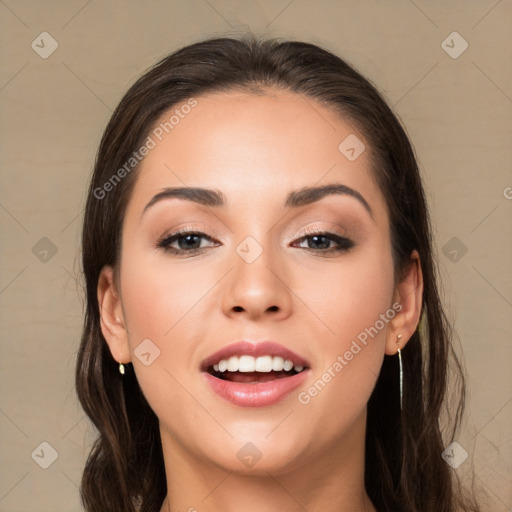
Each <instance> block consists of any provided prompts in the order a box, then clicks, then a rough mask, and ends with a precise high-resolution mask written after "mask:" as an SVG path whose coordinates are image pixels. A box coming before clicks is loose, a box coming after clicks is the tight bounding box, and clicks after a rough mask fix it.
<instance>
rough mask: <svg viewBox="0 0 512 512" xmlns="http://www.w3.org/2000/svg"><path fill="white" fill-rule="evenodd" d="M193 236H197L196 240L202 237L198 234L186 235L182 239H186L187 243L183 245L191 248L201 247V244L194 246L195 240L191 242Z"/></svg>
mask: <svg viewBox="0 0 512 512" xmlns="http://www.w3.org/2000/svg"><path fill="white" fill-rule="evenodd" d="M192 238H195V239H196V240H195V241H196V242H197V240H198V239H199V238H200V237H199V236H198V235H186V236H184V237H182V238H181V241H183V240H186V243H185V244H183V245H185V249H191V248H192V249H196V248H199V246H198V247H193V246H194V245H195V244H194V242H192V243H189V242H190V240H191V239H192ZM199 245H200V243H199ZM182 249H183V247H182Z"/></svg>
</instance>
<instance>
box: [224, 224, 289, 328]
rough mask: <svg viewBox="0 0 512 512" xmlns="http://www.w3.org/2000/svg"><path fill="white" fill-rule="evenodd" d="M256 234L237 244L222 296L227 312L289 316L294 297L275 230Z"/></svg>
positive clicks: (253, 315) (253, 316) (229, 313)
mask: <svg viewBox="0 0 512 512" xmlns="http://www.w3.org/2000/svg"><path fill="white" fill-rule="evenodd" d="M256 236H257V237H258V239H256ZM256 236H253V235H249V236H246V237H245V238H244V239H243V240H242V241H241V242H240V243H239V244H238V245H237V246H236V247H235V250H234V252H233V255H232V258H233V267H234V268H233V271H232V272H230V274H231V277H230V281H229V285H228V286H227V288H226V290H225V292H224V297H223V309H224V312H225V313H226V314H228V315H231V314H233V313H243V312H245V314H246V315H248V316H250V317H251V318H256V317H258V316H260V315H265V314H267V315H268V314H269V313H273V315H274V317H275V316H276V315H277V316H280V317H283V316H286V315H287V314H289V309H290V306H291V299H290V296H289V290H288V288H287V286H286V284H285V282H286V270H285V269H284V268H283V267H284V258H283V257H282V255H281V253H280V250H279V248H278V247H275V246H274V243H273V242H272V231H271V232H270V233H269V234H265V233H262V234H258V235H256Z"/></svg>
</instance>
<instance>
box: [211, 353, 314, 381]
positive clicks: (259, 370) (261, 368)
mask: <svg viewBox="0 0 512 512" xmlns="http://www.w3.org/2000/svg"><path fill="white" fill-rule="evenodd" d="M305 369H306V370H307V368H306V367H304V366H302V365H299V364H295V363H294V362H293V361H292V360H291V359H284V358H282V357H281V356H271V355H265V356H259V357H253V356H249V355H242V356H231V357H230V358H229V359H221V360H220V361H219V362H218V363H216V364H213V365H210V366H209V367H208V368H207V369H206V371H207V372H208V373H209V374H210V375H212V376H213V377H216V378H217V379H221V380H227V381H230V382H242V383H249V384H251V383H258V382H269V381H272V380H276V379H285V378H287V377H293V376H294V375H297V374H298V373H301V372H303V371H304V370H305Z"/></svg>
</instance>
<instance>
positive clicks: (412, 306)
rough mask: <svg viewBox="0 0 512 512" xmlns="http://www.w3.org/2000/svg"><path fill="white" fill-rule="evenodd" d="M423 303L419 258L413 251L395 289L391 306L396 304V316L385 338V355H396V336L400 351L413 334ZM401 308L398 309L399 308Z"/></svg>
mask: <svg viewBox="0 0 512 512" xmlns="http://www.w3.org/2000/svg"><path fill="white" fill-rule="evenodd" d="M422 302H423V274H422V272H421V265H420V257H419V254H418V251H416V250H414V251H412V253H411V257H410V260H409V263H408V265H407V268H406V269H405V273H404V275H403V276H402V279H401V281H400V282H399V283H398V284H397V285H396V287H395V293H394V296H393V304H397V306H396V309H395V308H394V309H395V310H396V311H398V312H397V314H396V315H395V316H394V318H393V319H392V320H391V321H390V322H389V323H390V327H389V329H388V332H387V338H386V354H387V355H394V354H396V353H397V349H398V348H399V346H398V345H397V338H398V335H399V334H401V335H402V337H401V339H400V349H402V348H403V347H404V346H405V344H406V343H407V342H408V341H409V339H410V338H411V336H412V335H413V334H414V331H415V330H416V328H417V326H418V323H419V321H420V315H421V306H422ZM398 305H399V306H401V308H400V309H399V306H398Z"/></svg>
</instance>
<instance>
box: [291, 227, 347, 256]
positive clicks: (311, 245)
mask: <svg viewBox="0 0 512 512" xmlns="http://www.w3.org/2000/svg"><path fill="white" fill-rule="evenodd" d="M333 242H334V243H335V244H336V245H335V246H334V247H333V246H332V245H331V244H332V243H333ZM295 243H296V244H297V243H299V244H304V243H306V247H304V246H302V247H301V248H303V249H308V250H310V251H314V252H319V253H320V252H321V253H324V254H325V253H341V252H347V251H348V250H350V249H351V248H352V247H354V246H355V244H354V242H353V241H352V240H350V239H349V238H347V237H345V236H343V235H340V234H335V233H329V232H326V231H308V232H306V234H305V235H304V236H302V237H301V238H299V240H297V242H295Z"/></svg>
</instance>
